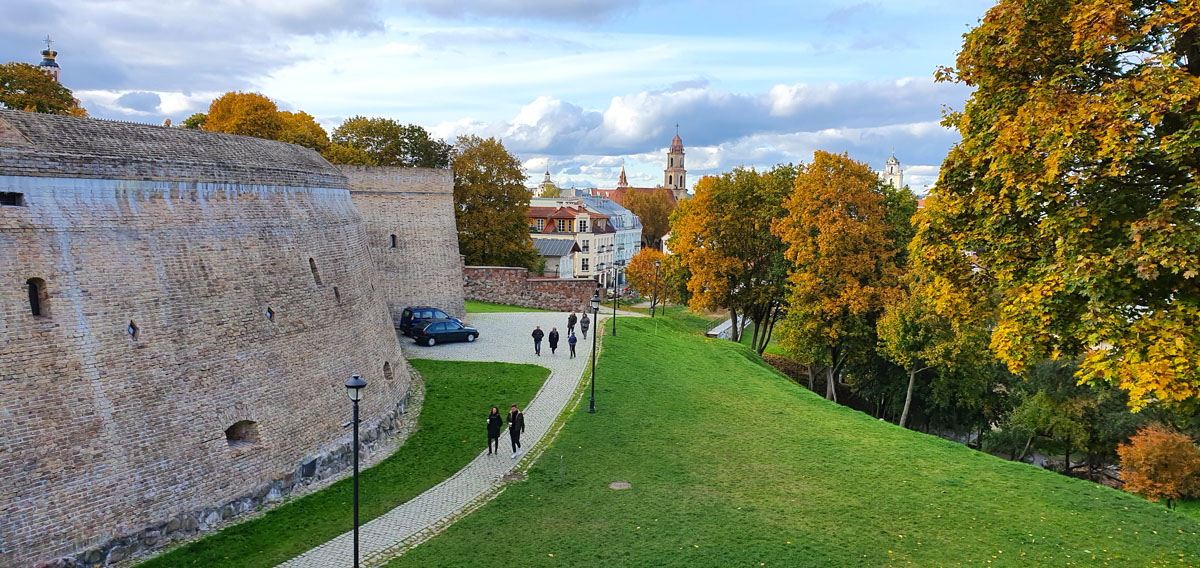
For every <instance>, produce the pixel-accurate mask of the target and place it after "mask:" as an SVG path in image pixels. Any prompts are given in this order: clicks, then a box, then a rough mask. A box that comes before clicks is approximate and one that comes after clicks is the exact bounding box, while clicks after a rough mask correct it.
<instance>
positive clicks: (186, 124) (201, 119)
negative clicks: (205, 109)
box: [179, 112, 208, 130]
mask: <svg viewBox="0 0 1200 568" xmlns="http://www.w3.org/2000/svg"><path fill="white" fill-rule="evenodd" d="M207 121H208V115H207V114H205V113H202V112H196V113H192V116H189V117H187V118H185V119H183V122H181V123H179V127H180V128H191V129H193V130H195V129H202V128H204V123H205V122H207Z"/></svg>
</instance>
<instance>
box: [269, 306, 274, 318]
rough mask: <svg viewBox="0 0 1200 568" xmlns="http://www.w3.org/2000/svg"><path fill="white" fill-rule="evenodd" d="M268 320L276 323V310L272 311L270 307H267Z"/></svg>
mask: <svg viewBox="0 0 1200 568" xmlns="http://www.w3.org/2000/svg"><path fill="white" fill-rule="evenodd" d="M267 319H269V320H271V321H275V310H272V309H271V308H270V307H269V306H268V307H267Z"/></svg>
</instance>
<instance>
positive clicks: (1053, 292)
mask: <svg viewBox="0 0 1200 568" xmlns="http://www.w3.org/2000/svg"><path fill="white" fill-rule="evenodd" d="M1196 23H1197V12H1196V6H1195V4H1194V3H1189V2H1173V1H1169V0H1137V1H1133V2H1107V1H1103V0H1001V1H1000V2H999V3H998V4H997V5H996V6H995V7H993V8H992V9H991V10H989V11H988V13H987V16H986V17H985V18H984V20H983V21H982V23H981V24H980V25H979V26H978V27H976V28H975V29H973V30H971V31H970V32H969V33H967V34H966V35H965V41H964V44H963V49H962V51H961V53H960V55H959V57H958V61H957V63H956V65H955V67H953V68H945V69H942V70H941V71H939V73H938V79H939V80H940V81H949V82H957V83H961V84H964V85H967V86H971V87H974V88H975V92H974V94H973V95H972V96H971V98H970V99H969V100H968V101H967V104H966V106H965V108H964V109H963V110H962V111H961V112H952V113H949V114H948V115H947V117H946V119H945V121H944V123H945V124H946V125H947V126H950V127H954V128H956V129H957V130H958V131H959V133H960V134H961V136H962V141H961V142H959V143H958V144H957V145H955V146H954V148H953V149H952V150H951V151H950V153H949V155H948V156H947V157H946V160H945V162H944V164H943V166H942V170H941V177H940V179H939V181H938V183H937V186H936V187H935V189H934V190H933V193H934V195H933V197H934V198H933V199H930V200H929V207H930V208H931V209H933V210H934V211H932V212H931V214H930V215H927V216H925V221H924V222H923V223H922V225H921V227H920V229H919V231H918V235H917V241H918V244H919V247H918V248H919V249H920V253H919V256H920V259H919V261H920V262H923V263H925V264H926V265H927V266H929V267H930V268H932V269H933V270H934V271H936V272H943V273H947V274H949V271H947V270H946V267H947V266H949V265H953V264H954V263H955V262H957V259H958V257H959V256H960V255H963V254H967V255H969V256H971V257H972V259H973V261H974V262H975V263H976V266H977V268H978V270H979V271H980V272H982V273H983V274H984V276H983V277H970V278H966V279H963V280H960V281H959V282H958V283H959V284H960V285H962V286H982V287H986V288H987V289H989V290H990V291H992V292H994V293H995V294H996V295H997V296H998V297H1000V298H1002V299H1001V303H1000V306H999V312H998V320H997V322H996V327H995V330H994V332H993V334H992V339H991V345H992V348H993V350H994V351H995V353H996V354H997V356H998V357H999V358H1000V359H1001V360H1003V361H1004V362H1005V363H1007V364H1008V366H1009V367H1010V368H1011V369H1012V370H1013V371H1014V372H1020V371H1022V370H1023V369H1025V368H1026V367H1027V366H1028V365H1030V364H1032V363H1035V362H1037V361H1041V360H1047V359H1057V358H1060V357H1068V358H1072V357H1082V358H1083V360H1082V363H1081V365H1080V366H1079V370H1078V375H1077V376H1078V378H1079V379H1080V380H1082V381H1105V382H1109V383H1112V384H1116V385H1119V386H1120V387H1121V388H1123V389H1125V390H1127V391H1128V392H1129V404H1130V405H1131V406H1132V408H1133V409H1134V410H1137V409H1140V408H1143V407H1145V406H1146V405H1148V404H1151V403H1153V402H1155V401H1158V402H1162V403H1167V404H1176V405H1179V404H1185V405H1193V406H1194V405H1195V404H1196V403H1197V401H1200V358H1197V357H1196V353H1197V352H1200V334H1198V333H1196V330H1197V329H1200V285H1198V282H1200V281H1198V280H1197V276H1198V275H1200V208H1197V207H1196V203H1197V200H1198V199H1200V175H1198V174H1200V171H1198V168H1200V129H1198V128H1196V127H1195V125H1196V124H1200V114H1198V113H1200V110H1198V103H1200V43H1197V38H1198V36H1200V28H1198V27H1197V25H1196Z"/></svg>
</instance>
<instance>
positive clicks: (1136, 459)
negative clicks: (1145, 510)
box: [1117, 425, 1200, 507]
mask: <svg viewBox="0 0 1200 568" xmlns="http://www.w3.org/2000/svg"><path fill="white" fill-rule="evenodd" d="M1117 453H1118V454H1119V455H1120V456H1121V475H1122V476H1123V477H1124V478H1125V488H1124V489H1125V490H1126V491H1128V492H1130V493H1136V494H1138V495H1142V496H1144V497H1146V498H1147V499H1150V500H1151V501H1157V500H1159V499H1166V500H1167V506H1168V507H1169V506H1171V505H1172V504H1173V502H1174V501H1175V500H1176V499H1180V498H1187V497H1200V448H1197V447H1196V444H1194V443H1192V439H1191V438H1189V437H1187V436H1186V435H1184V434H1181V433H1179V432H1175V431H1172V430H1168V429H1166V428H1164V427H1162V426H1157V425H1152V426H1147V427H1146V428H1143V429H1142V430H1141V431H1139V432H1138V434H1137V435H1136V436H1133V437H1132V438H1130V439H1129V444H1121V446H1120V447H1119V448H1118V449H1117Z"/></svg>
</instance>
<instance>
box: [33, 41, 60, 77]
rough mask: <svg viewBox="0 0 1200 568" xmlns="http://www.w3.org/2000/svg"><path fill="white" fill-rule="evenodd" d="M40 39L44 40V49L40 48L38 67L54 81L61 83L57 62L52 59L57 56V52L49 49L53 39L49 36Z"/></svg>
mask: <svg viewBox="0 0 1200 568" xmlns="http://www.w3.org/2000/svg"><path fill="white" fill-rule="evenodd" d="M42 41H45V42H46V49H43V50H42V62H41V63H38V69H41V70H42V72H43V73H45V74H47V75H49V76H50V77H51V78H53V79H54V80H55V81H56V82H59V83H61V82H62V81H60V80H59V78H58V74H59V71H60V69H59V67H58V62H56V61H54V58H55V57H58V52H57V51H54V50H53V49H50V44H52V43H54V40H52V39H50V36H46V39H44V40H42Z"/></svg>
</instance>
